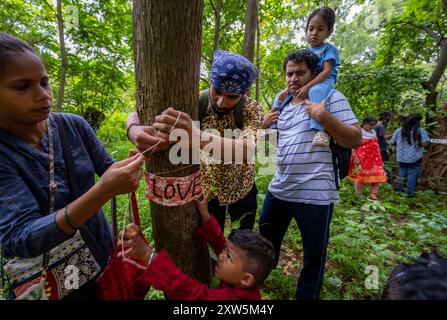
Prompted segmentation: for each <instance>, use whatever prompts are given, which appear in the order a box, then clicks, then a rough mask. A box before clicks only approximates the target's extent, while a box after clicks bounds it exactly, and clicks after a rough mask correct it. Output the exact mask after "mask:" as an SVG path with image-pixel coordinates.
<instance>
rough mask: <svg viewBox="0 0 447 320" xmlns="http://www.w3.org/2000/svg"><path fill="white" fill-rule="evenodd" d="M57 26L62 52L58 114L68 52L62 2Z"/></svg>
mask: <svg viewBox="0 0 447 320" xmlns="http://www.w3.org/2000/svg"><path fill="white" fill-rule="evenodd" d="M56 17H57V25H58V28H59V44H60V52H61V68H60V71H59V94H58V96H57V112H62V104H63V102H64V94H65V77H66V74H67V65H68V63H67V52H66V51H65V39H64V19H63V17H62V0H57V15H56Z"/></svg>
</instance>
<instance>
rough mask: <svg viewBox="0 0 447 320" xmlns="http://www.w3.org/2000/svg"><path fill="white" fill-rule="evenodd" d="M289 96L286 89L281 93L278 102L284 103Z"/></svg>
mask: <svg viewBox="0 0 447 320" xmlns="http://www.w3.org/2000/svg"><path fill="white" fill-rule="evenodd" d="M288 95H289V91H288V90H287V88H286V89H284V90H283V91H281V92H280V93H279V97H278V102H284V101H285V100H286V98H287V96H288Z"/></svg>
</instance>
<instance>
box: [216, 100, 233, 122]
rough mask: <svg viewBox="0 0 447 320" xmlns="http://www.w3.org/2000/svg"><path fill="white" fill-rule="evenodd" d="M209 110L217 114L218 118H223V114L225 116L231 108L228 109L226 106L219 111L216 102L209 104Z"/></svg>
mask: <svg viewBox="0 0 447 320" xmlns="http://www.w3.org/2000/svg"><path fill="white" fill-rule="evenodd" d="M211 110H212V111H213V112H214V113H215V114H216V115H217V117H218V118H219V119H221V118H223V116H225V115H226V114H227V113H230V112H231V111H233V108H231V109H228V108H224V109H223V110H222V111H220V110H219V109H218V107H217V103H212V104H211Z"/></svg>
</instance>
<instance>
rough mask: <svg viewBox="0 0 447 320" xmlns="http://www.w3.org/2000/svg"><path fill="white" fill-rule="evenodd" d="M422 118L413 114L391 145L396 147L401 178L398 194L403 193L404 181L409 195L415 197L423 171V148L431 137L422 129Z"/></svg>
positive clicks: (403, 124) (403, 122)
mask: <svg viewBox="0 0 447 320" xmlns="http://www.w3.org/2000/svg"><path fill="white" fill-rule="evenodd" d="M421 120H422V116H421V115H420V114H419V113H413V114H411V115H410V116H409V117H408V118H407V119H406V120H405V121H402V127H400V128H399V129H397V130H396V132H394V134H393V137H392V138H391V143H392V144H394V145H396V146H397V148H396V158H397V162H398V163H399V178H398V180H397V192H402V191H403V183H404V180H407V195H408V196H409V197H414V195H415V192H416V186H417V180H418V177H419V173H420V171H421V162H422V157H423V146H425V145H426V144H428V142H429V141H430V137H429V136H428V134H427V131H425V129H424V128H420V122H421Z"/></svg>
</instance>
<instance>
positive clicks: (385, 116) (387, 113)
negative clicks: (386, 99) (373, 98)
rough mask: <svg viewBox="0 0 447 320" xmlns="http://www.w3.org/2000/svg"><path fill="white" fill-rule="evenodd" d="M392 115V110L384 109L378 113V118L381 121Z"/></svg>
mask: <svg viewBox="0 0 447 320" xmlns="http://www.w3.org/2000/svg"><path fill="white" fill-rule="evenodd" d="M392 116H393V113H392V112H390V111H384V112H381V113H380V114H379V120H380V121H382V120H385V119H389V118H391V117H392Z"/></svg>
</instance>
